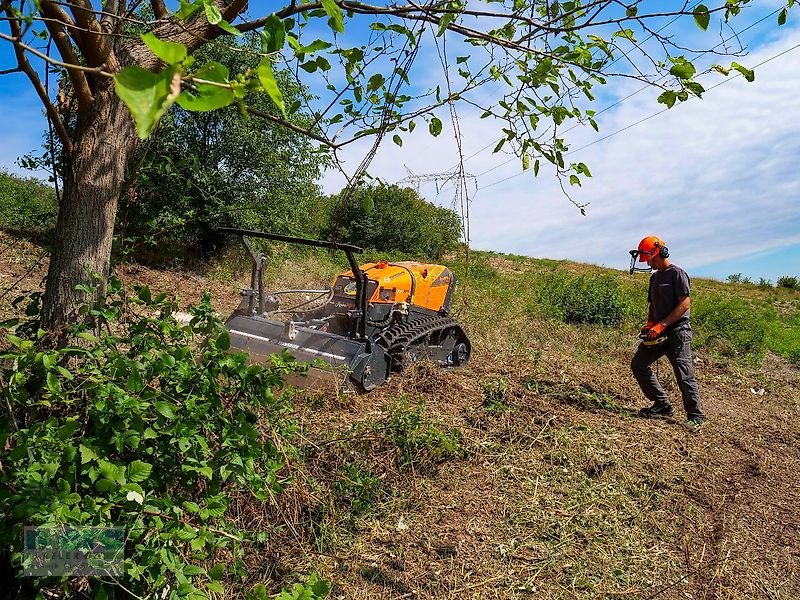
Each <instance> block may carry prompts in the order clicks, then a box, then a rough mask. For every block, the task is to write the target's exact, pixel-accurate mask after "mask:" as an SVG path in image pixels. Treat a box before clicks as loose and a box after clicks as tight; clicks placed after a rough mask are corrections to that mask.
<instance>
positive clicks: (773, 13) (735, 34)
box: [476, 8, 781, 190]
mask: <svg viewBox="0 0 800 600" xmlns="http://www.w3.org/2000/svg"><path fill="white" fill-rule="evenodd" d="M780 11H781V9H780V8H778V9H776V10H774V11H772V12H771V13H769V14H767V15H765V16H763V17H761V18H760V19H758V20H756V21H754V22H753V23H751V24H750V25H748V26H747V27H745V28H744V29H741V30H740V31H738V32H734V33H733V35H731V36H730V37H727V38H725V39H723V40H722V41H720V42H719V43H718V44H716V45H714V46H712V47H711V48H709V49H708V50H704V51H703V52H700V53H698V54H697V55H696V56H695V57H694V58H695V59H697V58H700V57H702V56H704V55H706V54H708V53H710V52H713V51H714V49H716V48H718V47H719V46H721V45H723V44H726V43H728V42H730V41H731V40H733V39H735V38H738V37H739V36H740V35H741V34H743V33H745V32H746V31H748V30H750V29H752V28H753V27H755V26H756V25H759V24H761V23H763V22H764V21H765V20H766V19H769V18H770V17H773V16H775V15H776V14H778V13H779V12H780ZM676 19H677V17H676ZM676 19H673V20H672V21H671V22H670V23H668V25H669V24H671V23H672V22H674V21H675V20H676ZM665 27H666V26H665ZM662 30H663V28H662ZM662 30H659V31H658V32H660V31H662ZM658 32H657V33H658ZM651 37H652V36H651ZM648 39H650V38H648ZM775 58H777V56H776V57H775ZM767 62H768V61H767ZM761 64H764V63H761ZM761 64H759V65H756V67H758V66H761ZM756 67H753V68H756ZM737 75H738V74H737ZM737 75H735V76H734V78H735V77H736V76H737ZM664 79H666V76H663V77H661V78H660V80H661V81H663V80H664ZM727 81H730V79H726V80H724V81H722V82H721V83H719V84H716V85H714V86H712V87H710V88H708V90H706V92H707V91H709V90H712V89H714V88H716V87H718V86H719V85H722V83H725V82H727ZM652 87H653V84H648V85H645V86H643V87H641V88H638V89H637V90H635V91H634V92H631V93H630V94H628V95H627V96H625V97H624V98H620V99H619V100H617V101H616V102H614V103H613V104H610V105H608V106H606V107H605V108H603V109H602V110H599V111H597V112H596V113H595V115H594V116H597V115H600V114H602V113H604V112H606V111H608V110H611V109H612V108H614V107H616V106H619V105H620V104H622V103H624V102H625V101H627V100H629V99H630V98H632V97H633V96H635V95H637V94H639V93H641V92H643V91H644V90H647V89H651V88H652ZM667 110H669V109H668V108H665V109H663V110H661V111H659V112H657V113H654V114H652V115H650V116H648V117H645V118H644V119H641V120H639V121H637V122H636V123H632V124H630V125H628V126H626V127H624V128H622V129H621V130H618V131H616V132H614V133H612V134H609V135H607V136H604V137H602V138H599V139H597V140H594V141H593V142H592V143H590V144H588V145H586V146H582V147H581V148H577V149H575V150H570V151H569V152H566V153H565V154H564V155H565V156H567V155H569V154H574V153H575V152H578V151H579V150H583V149H584V148H588V147H589V146H591V145H594V144H596V143H599V142H601V141H603V140H606V139H608V138H609V137H612V136H614V135H617V134H618V133H622V131H625V130H627V129H630V128H632V127H635V126H636V125H639V124H641V123H644V122H645V121H649V120H650V119H652V118H654V117H656V116H658V115H660V114H661V113H663V112H666V111H667ZM579 126H580V123H576V124H574V125H573V126H572V127H570V128H568V129H566V130H565V131H564V132H563V133H562V134H561V135H565V134H567V133H569V132H570V131H572V130H573V129H576V128H577V127H579ZM517 159H518V157H516V156H513V157H511V158H509V159H508V160H506V161H503V162H502V163H500V164H497V165H495V166H493V167H490V168H489V169H487V170H485V171H483V172H481V173H478V174H477V175H476V177H482V176H484V175H486V174H488V173H491V172H492V171H496V170H497V169H500V168H502V167H504V166H506V165H508V164H509V163H512V162H514V161H515V160H517ZM525 172H526V171H522V172H520V173H515V174H514V175H512V176H510V177H507V178H505V179H501V180H499V181H496V182H493V183H490V184H488V185H484V186H479V187H478V190H480V189H485V188H487V187H491V186H494V185H497V184H498V183H502V182H504V181H508V180H509V179H513V178H514V177H518V176H521V175H523V174H525Z"/></svg>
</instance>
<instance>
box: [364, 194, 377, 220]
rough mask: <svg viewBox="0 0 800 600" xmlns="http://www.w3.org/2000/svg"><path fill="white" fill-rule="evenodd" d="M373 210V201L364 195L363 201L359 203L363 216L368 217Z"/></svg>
mask: <svg viewBox="0 0 800 600" xmlns="http://www.w3.org/2000/svg"><path fill="white" fill-rule="evenodd" d="M374 208H375V200H373V199H372V196H371V195H369V194H365V195H364V199H363V200H362V201H361V210H362V211H364V214H365V215H368V214H369V213H371V212H372V210H373V209H374Z"/></svg>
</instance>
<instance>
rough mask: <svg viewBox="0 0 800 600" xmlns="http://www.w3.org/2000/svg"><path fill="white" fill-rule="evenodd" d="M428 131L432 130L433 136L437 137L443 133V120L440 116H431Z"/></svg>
mask: <svg viewBox="0 0 800 600" xmlns="http://www.w3.org/2000/svg"><path fill="white" fill-rule="evenodd" d="M428 131H430V132H431V135H432V136H433V137H436V136H438V135H439V134H440V133H442V122H441V121H440V120H439V118H438V117H431V121H430V123H428Z"/></svg>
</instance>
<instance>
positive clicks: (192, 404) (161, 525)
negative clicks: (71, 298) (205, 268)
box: [0, 279, 297, 597]
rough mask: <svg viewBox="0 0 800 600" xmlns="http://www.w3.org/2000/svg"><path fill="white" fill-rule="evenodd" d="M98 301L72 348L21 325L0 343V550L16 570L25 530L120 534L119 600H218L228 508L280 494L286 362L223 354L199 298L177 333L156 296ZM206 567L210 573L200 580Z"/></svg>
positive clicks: (165, 302) (233, 543)
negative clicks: (245, 498)
mask: <svg viewBox="0 0 800 600" xmlns="http://www.w3.org/2000/svg"><path fill="white" fill-rule="evenodd" d="M109 294H110V295H109V297H108V298H107V299H106V301H105V302H104V303H102V304H101V305H99V306H95V307H89V306H84V307H83V314H84V315H85V317H86V323H84V324H80V325H76V326H74V329H73V330H72V331H71V334H72V336H73V339H75V340H77V341H78V343H76V344H75V345H72V346H67V347H65V348H62V349H53V348H52V347H50V346H49V344H48V343H49V341H50V335H49V334H47V333H46V332H44V331H41V330H39V329H38V328H37V327H36V322H35V321H27V322H24V323H21V324H19V325H18V326H16V328H15V330H14V335H11V334H9V335H7V336H6V340H7V347H6V348H5V349H4V350H3V351H2V354H0V365H2V371H0V375H2V388H0V395H2V401H3V405H4V406H5V407H8V409H9V410H10V411H11V419H10V420H3V421H0V447H4V448H7V449H9V450H8V453H7V454H6V456H7V459H4V460H3V464H2V467H3V469H2V470H0V478H1V480H2V485H0V545H2V546H3V547H4V548H8V549H10V550H9V551H8V555H7V556H6V559H7V560H8V559H10V562H11V564H12V566H13V568H14V569H15V571H17V572H19V571H20V569H21V567H22V564H23V555H22V548H21V545H22V539H23V535H22V533H23V526H25V525H39V526H45V525H47V526H56V525H68V526H73V527H85V526H94V527H122V528H124V531H125V535H126V536H127V537H126V540H127V541H126V544H125V560H124V569H125V573H124V574H123V575H121V576H120V577H119V579H118V581H117V582H116V584H118V585H120V586H124V588H127V589H126V590H125V591H126V592H127V591H130V592H131V593H132V594H131V595H133V594H135V595H136V596H138V597H155V596H158V597H162V592H164V594H166V593H167V590H173V593H178V595H183V596H187V597H188V596H193V597H205V595H206V594H207V593H208V592H217V593H220V594H222V593H223V591H224V590H223V588H222V585H221V583H220V580H221V579H222V578H223V577H224V575H225V573H226V572H227V571H228V570H229V569H233V563H236V562H238V561H239V558H240V557H241V556H242V547H243V544H244V543H246V542H247V532H242V531H240V530H237V529H236V528H235V527H234V526H233V525H232V523H231V522H230V521H229V520H228V519H227V518H226V510H227V506H228V503H229V498H231V497H232V496H235V495H239V494H242V493H244V494H247V495H252V497H254V498H256V499H259V500H261V501H267V500H268V499H269V498H270V496H271V495H272V494H275V493H278V492H280V491H281V489H282V488H283V486H284V484H285V478H286V473H285V471H284V469H285V467H286V456H287V454H286V452H287V450H288V451H289V452H290V453H291V446H290V442H287V441H286V440H289V439H290V438H291V436H292V434H293V432H294V425H293V424H292V423H291V422H290V421H289V420H287V418H286V413H287V411H288V410H289V408H290V407H289V406H288V405H287V401H286V399H285V398H284V397H282V396H278V395H276V394H275V393H274V392H273V390H275V389H276V388H278V387H280V386H281V385H282V380H283V377H284V374H285V373H287V372H289V371H292V370H297V365H296V363H292V362H287V360H278V361H277V362H276V363H275V364H274V365H273V366H271V367H265V366H259V365H250V364H249V363H248V358H247V356H246V355H244V354H232V353H228V352H227V350H228V349H229V346H230V339H229V335H228V333H227V331H226V330H225V329H224V326H223V325H222V323H221V322H220V321H219V319H218V318H216V317H215V316H214V313H213V312H212V310H211V305H210V298H209V297H208V295H206V296H205V297H204V298H203V301H202V302H201V304H200V305H199V306H197V307H195V308H193V309H192V314H193V319H192V321H191V325H189V326H183V325H180V324H179V323H178V322H177V321H176V320H175V318H174V316H173V315H174V312H175V310H176V308H177V305H176V304H175V303H174V301H172V300H170V299H169V298H167V297H166V295H165V294H161V295H159V296H156V297H152V295H151V293H150V290H149V289H148V288H147V287H143V288H141V289H139V290H138V293H137V294H136V295H135V296H129V295H127V294H126V293H125V291H124V290H123V289H122V286H121V284H120V282H119V280H117V279H112V280H111V281H110V282H109ZM3 325H4V326H6V327H8V326H9V325H10V324H9V323H5V324H3ZM11 325H13V324H11ZM277 440H283V442H284V443H283V444H282V445H283V448H282V449H281V450H280V451H279V450H278V448H277V447H276V441H277ZM218 557H225V558H224V561H225V563H226V564H220V565H219V566H215V567H214V568H213V569H211V570H209V571H206V569H205V565H206V564H207V563H208V561H209V560H210V559H211V558H218ZM240 568H241V566H239V567H236V569H240ZM27 581H28V582H29V583H26V585H32V586H35V587H38V588H44V587H48V586H51V587H52V586H60V587H62V588H63V587H65V586H67V585H68V581H67V579H66V578H54V577H51V578H42V579H35V580H27ZM5 584H6V582H4V585H5ZM88 585H89V586H90V589H89V590H86V593H87V595H88V596H95V595H96V596H97V597H101V596H103V597H108V596H111V595H113V594H114V590H113V589H112V588H113V587H114V586H115V584H114V583H113V582H107V581H102V582H101V581H100V580H99V579H91V580H90V581H89V583H88ZM124 588H120V589H119V591H120V592H121V591H122V590H123V589H124ZM33 595H35V593H34V594H33ZM40 595H41V594H40ZM125 595H126V596H127V593H126V594H125ZM164 597H165V596H164Z"/></svg>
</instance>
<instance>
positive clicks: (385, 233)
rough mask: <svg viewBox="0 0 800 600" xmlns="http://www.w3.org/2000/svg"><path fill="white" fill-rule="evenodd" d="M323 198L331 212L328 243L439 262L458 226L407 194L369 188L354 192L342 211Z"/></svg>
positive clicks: (448, 214) (454, 241)
mask: <svg viewBox="0 0 800 600" xmlns="http://www.w3.org/2000/svg"><path fill="white" fill-rule="evenodd" d="M340 198H341V193H340V194H339V196H338V197H336V198H334V199H331V198H328V199H327V202H328V203H329V204H330V206H331V207H332V210H333V212H332V213H331V217H330V226H329V230H328V232H327V237H329V238H330V239H338V240H340V241H343V242H349V243H351V244H356V245H358V246H363V247H365V248H374V249H376V250H382V251H384V252H399V253H403V254H405V255H411V256H417V257H418V259H419V260H439V259H440V258H441V257H442V256H443V255H444V254H445V253H447V252H449V251H451V250H453V249H455V248H456V247H457V246H458V243H459V241H460V238H461V220H460V219H459V217H458V215H457V214H456V213H455V212H454V211H452V210H450V209H449V208H445V207H442V206H436V205H435V204H432V203H430V202H427V201H425V200H424V199H423V198H421V197H420V196H419V194H418V193H417V192H416V191H414V190H413V189H411V188H401V187H398V186H396V185H391V186H384V185H378V186H368V187H363V188H360V189H357V190H355V191H354V192H353V194H352V196H351V197H350V198H349V200H348V202H347V205H346V206H343V207H339V204H340Z"/></svg>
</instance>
